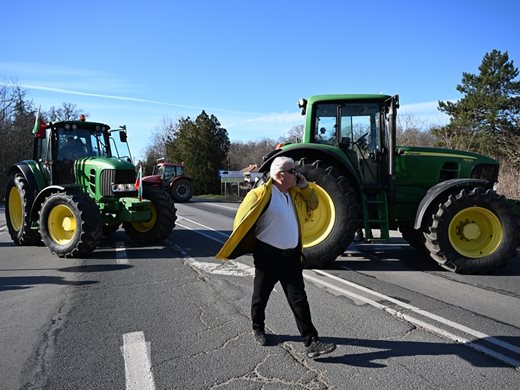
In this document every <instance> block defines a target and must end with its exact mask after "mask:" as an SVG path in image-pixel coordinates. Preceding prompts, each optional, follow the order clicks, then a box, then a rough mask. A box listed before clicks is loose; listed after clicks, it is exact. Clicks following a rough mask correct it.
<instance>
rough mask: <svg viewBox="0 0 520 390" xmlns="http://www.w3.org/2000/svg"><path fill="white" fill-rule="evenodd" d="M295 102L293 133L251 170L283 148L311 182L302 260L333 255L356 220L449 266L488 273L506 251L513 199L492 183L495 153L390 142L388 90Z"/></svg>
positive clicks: (392, 106)
mask: <svg viewBox="0 0 520 390" xmlns="http://www.w3.org/2000/svg"><path fill="white" fill-rule="evenodd" d="M298 105H299V107H300V109H301V110H302V114H303V115H306V120H305V131H304V140H303V142H302V143H295V144H286V145H282V146H281V147H280V148H278V149H277V150H274V151H273V152H272V153H270V154H269V155H268V156H267V157H266V160H265V161H264V163H263V165H262V166H261V168H260V171H261V172H268V170H269V167H270V165H271V162H272V160H273V159H274V158H275V157H276V156H281V155H285V156H289V157H292V158H293V159H294V160H295V161H296V162H297V165H298V166H299V170H300V171H301V172H302V173H303V174H304V175H305V176H306V177H307V179H308V180H310V181H312V182H315V183H316V184H317V185H318V196H319V199H320V206H319V208H318V209H317V210H315V211H314V212H312V213H310V214H309V217H308V219H307V221H306V222H305V226H304V237H303V247H304V252H303V254H304V256H303V258H304V260H303V261H304V266H305V267H307V268H322V267H324V266H326V265H327V264H329V263H330V262H332V261H334V260H335V259H336V258H337V257H338V256H339V255H341V254H342V253H343V252H344V251H345V250H346V248H347V247H348V245H349V244H350V243H351V242H352V241H353V239H354V237H355V234H356V232H358V231H359V230H360V229H361V228H363V229H364V231H365V236H364V239H365V240H370V241H372V240H376V239H388V238H389V236H390V233H389V232H390V230H400V232H401V234H402V236H403V238H404V239H405V240H406V241H407V242H408V243H409V244H410V245H411V246H413V247H415V248H417V249H420V250H425V251H428V252H429V253H430V256H431V257H432V258H433V259H434V260H435V261H436V262H437V263H438V264H439V265H440V266H442V267H444V268H446V269H448V270H450V271H452V272H458V273H475V274H479V273H490V272H493V271H495V270H497V269H498V268H500V267H503V266H505V265H506V264H507V263H508V261H509V260H510V259H511V258H513V257H515V256H516V248H517V247H518V244H519V242H518V240H519V230H520V229H519V223H518V215H517V214H515V212H514V211H513V210H514V208H516V209H517V210H518V203H517V204H515V203H514V202H513V201H509V200H507V199H505V198H504V197H503V196H500V195H498V194H497V193H496V192H495V189H494V188H495V187H494V186H495V185H496V182H497V179H498V169H499V165H498V162H497V161H495V160H493V159H491V158H488V157H485V156H482V155H479V154H476V153H470V152H463V151H456V150H446V149H436V148H423V147H399V146H397V145H396V118H397V109H398V108H399V97H398V96H388V95H321V96H313V97H311V98H309V99H308V100H306V99H301V100H300V101H299V102H298ZM375 229H377V230H378V231H377V236H376V232H373V230H375Z"/></svg>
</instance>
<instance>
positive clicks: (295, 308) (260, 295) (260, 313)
mask: <svg viewBox="0 0 520 390" xmlns="http://www.w3.org/2000/svg"><path fill="white" fill-rule="evenodd" d="M253 258H254V263H255V279H254V287H253V297H252V299H251V319H252V322H253V329H254V330H261V331H263V330H264V327H265V308H266V306H267V301H268V300H269V296H270V295H271V291H273V288H274V286H275V284H276V283H277V282H278V281H279V282H280V284H281V285H282V288H283V291H284V293H285V296H286V298H287V301H288V302H289V306H290V307H291V310H292V312H293V314H294V318H295V320H296V325H297V326H298V330H299V331H300V334H301V336H302V338H303V342H304V343H305V345H309V344H310V342H311V340H312V338H314V337H317V336H318V332H317V331H316V328H315V327H314V325H313V324H312V320H311V311H310V308H309V302H308V301H307V294H306V293H305V284H304V282H303V274H302V272H303V266H302V263H301V253H300V250H299V248H296V249H291V250H280V249H277V248H275V247H273V246H270V245H268V244H265V243H263V242H261V241H257V247H256V250H255V252H254V254H253Z"/></svg>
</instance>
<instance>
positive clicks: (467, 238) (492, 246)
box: [448, 207, 504, 259]
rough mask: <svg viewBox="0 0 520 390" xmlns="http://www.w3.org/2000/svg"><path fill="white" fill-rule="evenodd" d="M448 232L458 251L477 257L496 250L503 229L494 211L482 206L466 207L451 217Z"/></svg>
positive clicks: (452, 243) (467, 255)
mask: <svg viewBox="0 0 520 390" xmlns="http://www.w3.org/2000/svg"><path fill="white" fill-rule="evenodd" d="M448 234H449V240H450V243H451V245H452V246H453V248H454V249H455V250H456V251H457V252H458V253H460V254H461V255H463V256H466V257H470V258H474V259H478V258H481V257H485V256H488V255H490V254H492V253H493V252H495V251H496V250H497V248H498V247H499V245H500V243H501V242H502V238H503V235H504V231H503V229H502V224H501V223H500V220H499V219H498V217H497V216H496V215H495V213H493V212H492V211H490V210H488V209H485V208H483V207H468V208H467V209H464V210H462V211H460V212H458V213H457V215H455V217H454V218H453V219H452V221H451V222H450V226H449V227H448Z"/></svg>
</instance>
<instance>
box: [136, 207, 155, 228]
mask: <svg viewBox="0 0 520 390" xmlns="http://www.w3.org/2000/svg"><path fill="white" fill-rule="evenodd" d="M150 211H151V212H152V216H151V218H150V219H149V220H148V221H137V222H132V226H133V227H134V229H135V230H137V231H138V232H141V233H146V232H148V231H150V230H151V229H152V228H153V227H154V226H155V224H156V223H157V210H156V209H155V206H154V205H153V203H152V204H151V205H150Z"/></svg>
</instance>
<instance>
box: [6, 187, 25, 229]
mask: <svg viewBox="0 0 520 390" xmlns="http://www.w3.org/2000/svg"><path fill="white" fill-rule="evenodd" d="M9 218H10V219H11V225H12V226H13V228H14V230H16V231H17V232H19V231H20V230H21V229H22V225H23V204H22V198H21V197H20V193H19V192H18V188H16V187H12V188H11V191H9Z"/></svg>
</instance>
